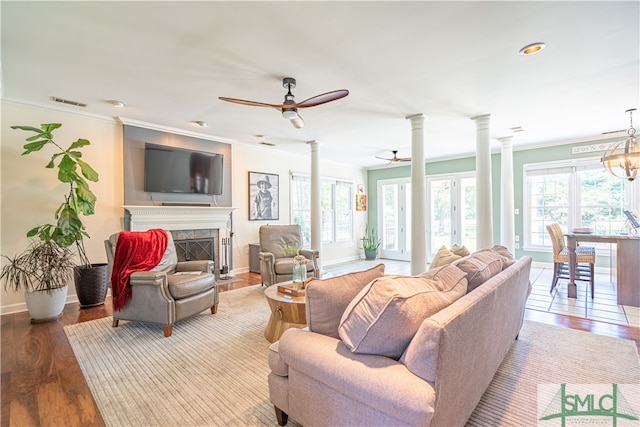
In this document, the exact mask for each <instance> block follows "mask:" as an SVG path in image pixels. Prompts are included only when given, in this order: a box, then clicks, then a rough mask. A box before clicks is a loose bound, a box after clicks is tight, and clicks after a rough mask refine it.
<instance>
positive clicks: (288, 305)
mask: <svg viewBox="0 0 640 427" xmlns="http://www.w3.org/2000/svg"><path fill="white" fill-rule="evenodd" d="M264 294H265V296H266V297H267V301H268V302H269V307H270V308H271V317H270V318H269V324H268V325H267V329H265V331H264V337H265V338H266V339H267V340H268V341H269V342H275V341H278V340H279V339H280V336H281V335H282V334H283V332H284V331H286V330H287V329H289V328H304V327H306V326H307V313H306V304H305V298H306V297H305V296H304V295H302V296H297V297H292V296H290V295H285V294H283V293H280V292H278V285H272V286H269V287H268V288H267V289H266V290H265V291H264Z"/></svg>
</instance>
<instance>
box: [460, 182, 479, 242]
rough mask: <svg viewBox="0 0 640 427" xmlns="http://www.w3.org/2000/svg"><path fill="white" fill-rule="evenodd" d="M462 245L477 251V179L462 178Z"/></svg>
mask: <svg viewBox="0 0 640 427" xmlns="http://www.w3.org/2000/svg"><path fill="white" fill-rule="evenodd" d="M460 193H461V195H462V203H460V230H461V233H462V234H461V236H460V244H462V245H464V246H466V248H467V249H469V251H471V252H473V251H475V250H476V249H477V244H476V179H475V177H474V178H462V179H461V180H460Z"/></svg>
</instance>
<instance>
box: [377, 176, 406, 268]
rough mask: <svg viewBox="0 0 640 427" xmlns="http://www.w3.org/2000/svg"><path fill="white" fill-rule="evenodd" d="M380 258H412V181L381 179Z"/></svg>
mask: <svg viewBox="0 0 640 427" xmlns="http://www.w3.org/2000/svg"><path fill="white" fill-rule="evenodd" d="M378 200H379V202H378V204H379V209H378V212H379V213H380V214H379V215H378V230H379V231H378V234H379V236H380V238H381V239H382V245H380V257H382V258H388V259H397V260H404V261H409V260H411V218H410V215H411V180H410V178H399V179H391V180H383V181H379V182H378Z"/></svg>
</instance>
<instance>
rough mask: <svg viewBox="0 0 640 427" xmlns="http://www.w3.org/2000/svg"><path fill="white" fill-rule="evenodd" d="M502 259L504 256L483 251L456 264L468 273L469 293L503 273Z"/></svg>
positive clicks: (488, 250)
mask: <svg viewBox="0 0 640 427" xmlns="http://www.w3.org/2000/svg"><path fill="white" fill-rule="evenodd" d="M502 258H503V257H502V255H500V254H499V253H497V252H495V251H493V250H491V249H481V250H479V251H476V252H474V253H472V254H471V255H470V256H469V257H467V258H466V259H464V260H462V261H460V262H459V263H456V266H457V267H458V268H460V269H461V270H462V271H464V272H465V273H467V280H468V281H469V285H468V287H467V292H471V291H472V290H474V289H475V288H477V287H478V286H480V285H482V284H483V283H484V282H486V281H487V280H489V279H491V278H492V277H493V276H495V275H496V274H498V273H500V272H501V271H502Z"/></svg>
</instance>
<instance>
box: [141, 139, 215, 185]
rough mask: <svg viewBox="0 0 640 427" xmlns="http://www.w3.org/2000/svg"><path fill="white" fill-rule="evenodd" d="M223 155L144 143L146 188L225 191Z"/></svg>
mask: <svg viewBox="0 0 640 427" xmlns="http://www.w3.org/2000/svg"><path fill="white" fill-rule="evenodd" d="M223 159H224V156H223V155H222V154H215V153H207V152H203V151H193V150H186V149H183V148H176V147H169V146H165V145H157V144H150V143H145V147H144V191H148V192H157V193H197V194H215V195H220V194H222V164H223Z"/></svg>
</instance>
